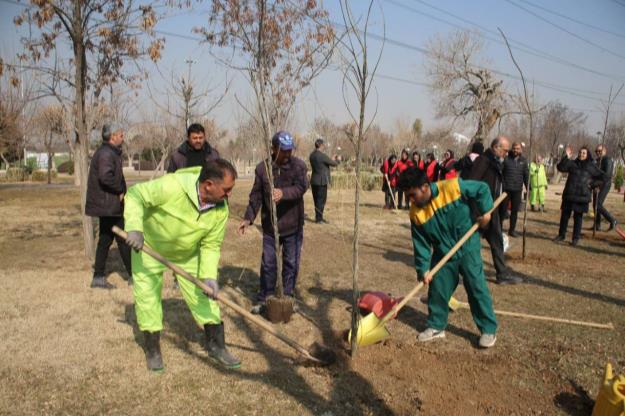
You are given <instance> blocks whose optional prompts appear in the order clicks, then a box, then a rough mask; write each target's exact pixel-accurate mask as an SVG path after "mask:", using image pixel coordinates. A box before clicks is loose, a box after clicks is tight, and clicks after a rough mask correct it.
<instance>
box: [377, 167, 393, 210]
mask: <svg viewBox="0 0 625 416" xmlns="http://www.w3.org/2000/svg"><path fill="white" fill-rule="evenodd" d="M396 164H397V156H395V155H390V156H389V157H388V159H386V160H385V161H384V163H382V166H380V172H382V176H383V178H382V192H384V209H396V208H397V206H395V195H396V194H397V175H396V173H397V169H396V167H395V165H396Z"/></svg>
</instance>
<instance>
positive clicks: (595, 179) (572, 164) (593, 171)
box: [554, 146, 606, 246]
mask: <svg viewBox="0 0 625 416" xmlns="http://www.w3.org/2000/svg"><path fill="white" fill-rule="evenodd" d="M565 152H566V154H565V155H564V156H563V157H562V160H560V163H558V166H557V167H558V170H559V171H560V172H563V173H568V177H567V178H566V184H565V185H564V191H563V192H562V205H561V210H562V213H561V215H560V230H559V231H558V236H557V237H556V238H555V239H554V241H564V239H565V238H566V229H567V227H568V225H569V219H570V218H571V213H572V214H573V239H572V240H571V245H573V246H576V245H577V244H578V242H579V239H580V238H581V234H582V217H583V216H584V214H585V213H587V212H588V204H589V203H590V201H591V200H592V188H595V187H597V186H601V185H602V184H603V181H604V180H605V176H606V175H605V174H604V172H602V171H601V170H600V169H599V168H598V167H597V165H595V164H594V163H592V156H591V155H590V151H589V150H588V148H587V147H586V146H583V147H582V148H580V149H579V152H578V154H577V159H575V160H572V159H571V156H572V155H573V150H572V149H571V147H570V146H567V147H566V149H565Z"/></svg>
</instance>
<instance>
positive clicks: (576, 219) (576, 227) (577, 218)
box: [558, 207, 584, 240]
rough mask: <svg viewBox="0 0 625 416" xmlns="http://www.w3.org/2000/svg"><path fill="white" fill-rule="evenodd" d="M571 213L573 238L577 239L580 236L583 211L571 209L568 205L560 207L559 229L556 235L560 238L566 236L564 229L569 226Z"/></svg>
mask: <svg viewBox="0 0 625 416" xmlns="http://www.w3.org/2000/svg"><path fill="white" fill-rule="evenodd" d="M571 213H573V240H579V238H580V237H581V236H582V218H583V217H584V213H583V212H577V211H573V210H572V209H571V208H570V207H566V208H562V213H561V214H560V230H559V231H558V235H559V236H560V237H562V238H565V237H566V229H567V228H568V226H569V219H570V218H571Z"/></svg>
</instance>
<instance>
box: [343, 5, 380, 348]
mask: <svg viewBox="0 0 625 416" xmlns="http://www.w3.org/2000/svg"><path fill="white" fill-rule="evenodd" d="M340 5H341V16H342V18H343V24H344V26H345V27H346V28H347V33H346V35H345V38H344V40H342V41H341V46H342V48H341V54H342V57H343V62H344V72H343V86H342V91H343V101H344V103H345V107H346V109H347V112H348V113H349V115H350V116H351V118H352V121H353V124H351V125H350V126H349V128H348V129H346V131H345V133H346V135H347V137H348V138H349V139H350V140H351V141H352V143H353V145H354V148H355V153H356V160H355V168H356V189H355V202H354V238H353V242H352V320H351V333H352V338H351V354H352V356H354V355H355V354H356V351H357V348H358V343H357V339H358V321H359V319H360V316H359V314H358V310H359V309H358V298H359V297H360V289H359V286H358V271H359V268H358V266H359V264H358V255H359V248H360V187H361V185H360V172H361V169H362V150H363V142H364V141H365V139H366V137H367V133H368V131H369V127H371V125H372V123H373V121H374V119H375V116H376V114H377V102H376V110H375V112H374V113H373V115H372V116H371V117H370V120H366V118H367V115H366V114H367V102H368V99H369V94H370V93H371V91H372V88H373V81H374V77H375V73H376V71H377V69H378V65H379V64H380V61H381V59H382V51H383V50H384V43H383V44H382V47H381V48H380V50H379V52H378V53H377V54H376V55H377V56H376V55H373V59H371V58H372V57H371V56H370V55H369V53H370V49H369V45H368V43H367V41H368V39H367V32H368V30H369V25H370V23H371V20H370V19H371V12H372V9H373V0H370V1H369V3H368V5H367V8H366V14H365V15H364V17H360V18H359V17H357V16H355V15H354V13H353V10H352V7H351V5H350V2H349V0H341V2H340ZM382 22H383V23H382V24H383V25H384V19H382ZM384 34H385V36H384V38H385V37H386V26H384ZM370 59H371V61H370ZM353 100H355V101H356V105H351V104H350V102H352V101H353ZM352 108H353V109H355V110H357V111H352Z"/></svg>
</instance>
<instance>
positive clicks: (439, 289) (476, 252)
mask: <svg viewBox="0 0 625 416" xmlns="http://www.w3.org/2000/svg"><path fill="white" fill-rule="evenodd" d="M466 245H469V247H466V246H465V249H464V253H463V255H462V256H461V257H460V258H458V259H455V258H452V259H451V260H449V261H448V262H447V264H445V266H443V268H442V269H441V270H440V271H439V272H438V273H436V276H434V279H432V282H430V285H429V289H428V312H429V315H428V320H427V324H428V327H430V328H434V329H437V330H444V329H445V327H447V317H448V315H449V306H448V305H449V299H451V296H452V295H453V293H454V291H455V290H456V288H457V287H458V281H459V275H462V282H463V284H464V288H465V290H466V291H467V295H468V298H469V305H470V306H471V315H473V321H474V322H475V325H477V327H478V329H479V330H480V332H481V333H482V334H494V333H495V332H496V331H497V319H496V318H495V312H494V311H493V300H492V298H491V296H490V292H489V291H488V286H487V285H486V277H485V275H484V265H483V263H482V255H481V253H480V245H479V240H477V243H475V242H473V241H472V240H469V241H468V242H467V243H466ZM474 246H475V247H474ZM435 264H436V261H434V259H433V260H432V267H434V265H435Z"/></svg>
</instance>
